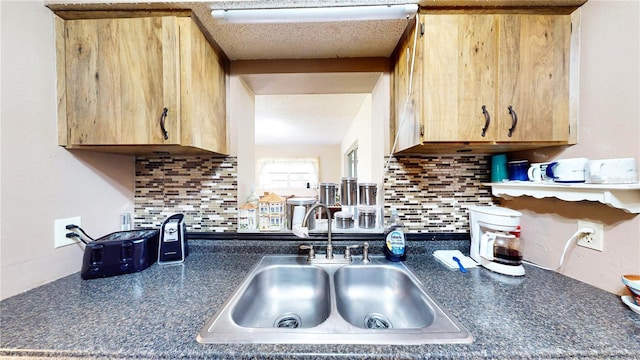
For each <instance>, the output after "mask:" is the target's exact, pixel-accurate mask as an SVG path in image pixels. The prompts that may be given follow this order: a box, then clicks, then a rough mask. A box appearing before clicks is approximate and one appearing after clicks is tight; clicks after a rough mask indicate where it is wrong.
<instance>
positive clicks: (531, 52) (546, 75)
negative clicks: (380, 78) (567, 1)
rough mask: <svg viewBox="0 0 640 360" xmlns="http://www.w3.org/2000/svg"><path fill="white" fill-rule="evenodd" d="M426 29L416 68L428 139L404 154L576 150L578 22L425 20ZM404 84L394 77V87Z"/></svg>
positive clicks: (402, 148) (529, 17) (492, 17)
mask: <svg viewBox="0 0 640 360" xmlns="http://www.w3.org/2000/svg"><path fill="white" fill-rule="evenodd" d="M420 23H421V24H422V29H420V30H421V31H420V33H421V34H419V36H420V38H419V49H418V50H417V51H418V52H419V53H420V54H421V60H422V62H421V63H417V64H416V65H417V67H416V68H414V72H417V73H419V74H420V76H419V77H420V79H421V83H420V84H419V85H418V87H416V89H415V91H416V93H417V94H416V98H417V99H418V100H417V101H416V102H418V103H419V104H418V107H419V109H420V110H419V114H420V115H419V117H420V122H421V128H420V130H419V131H420V137H419V140H418V141H415V142H414V143H413V144H412V143H411V142H406V143H405V142H400V141H399V142H398V143H399V145H398V147H397V149H396V150H397V151H399V152H442V151H451V150H459V151H478V152H497V151H508V150H519V149H525V148H534V147H542V146H550V145H561V144H567V143H569V141H570V136H569V124H570V119H569V105H570V100H569V80H570V63H569V60H570V51H571V16H569V15H547V14H422V15H420ZM402 46H403V43H402V42H401V43H400V45H399V47H398V49H397V51H396V57H395V58H394V60H396V61H397V59H398V56H399V54H401V53H402V52H403V50H401V49H400V48H401V47H402ZM405 46H406V45H405ZM398 66H399V63H398V62H396V64H395V68H396V69H397V68H398ZM394 75H395V74H394ZM400 81H401V80H400V79H399V78H398V76H397V75H396V76H394V85H395V84H396V83H398V82H400ZM396 112H397V111H396ZM398 119H399V117H398V115H396V121H395V122H396V124H398V122H399V121H398ZM396 126H397V125H396ZM399 131H400V135H399V136H398V138H410V135H408V134H406V133H411V132H413V133H414V134H415V132H416V131H415V127H414V129H412V128H410V127H406V126H405V125H402V126H401V127H400V128H399ZM414 139H418V138H417V136H414Z"/></svg>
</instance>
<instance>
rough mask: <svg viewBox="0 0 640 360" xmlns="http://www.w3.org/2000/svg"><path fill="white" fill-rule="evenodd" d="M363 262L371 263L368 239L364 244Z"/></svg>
mask: <svg viewBox="0 0 640 360" xmlns="http://www.w3.org/2000/svg"><path fill="white" fill-rule="evenodd" d="M362 262H363V263H365V264H367V263H369V243H368V242H366V241H365V242H364V243H363V244H362Z"/></svg>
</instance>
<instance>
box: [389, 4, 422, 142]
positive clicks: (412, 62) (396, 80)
mask: <svg viewBox="0 0 640 360" xmlns="http://www.w3.org/2000/svg"><path fill="white" fill-rule="evenodd" d="M417 16H418V15H417ZM416 36H417V38H416ZM420 37H421V36H420V34H419V27H417V26H415V25H413V26H412V29H410V31H408V32H406V33H405V35H404V36H403V37H402V38H401V39H400V42H399V45H398V47H397V50H396V53H395V56H394V61H395V63H394V69H393V109H394V110H393V111H394V114H393V115H394V117H393V118H394V124H395V137H394V139H392V141H393V142H392V145H393V144H394V143H395V145H396V146H395V149H394V150H395V151H402V150H406V149H409V148H411V147H414V146H416V145H420V144H421V143H422V138H421V134H420V127H421V125H422V124H421V120H420V112H421V101H422V98H421V94H422V89H421V77H422V66H421V65H420V64H421V63H422V56H421V47H422V46H421V45H422V44H421V43H420V41H421V40H420Z"/></svg>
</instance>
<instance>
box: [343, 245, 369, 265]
mask: <svg viewBox="0 0 640 360" xmlns="http://www.w3.org/2000/svg"><path fill="white" fill-rule="evenodd" d="M359 247H362V262H363V263H365V264H366V263H368V262H369V243H368V242H366V241H365V242H364V243H363V244H362V245H349V246H347V247H346V248H345V249H344V258H345V259H346V260H349V261H351V258H352V256H351V249H357V248H359Z"/></svg>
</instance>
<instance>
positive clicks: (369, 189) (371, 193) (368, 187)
mask: <svg viewBox="0 0 640 360" xmlns="http://www.w3.org/2000/svg"><path fill="white" fill-rule="evenodd" d="M377 196H378V185H376V184H375V183H360V184H358V205H376V197H377Z"/></svg>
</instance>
